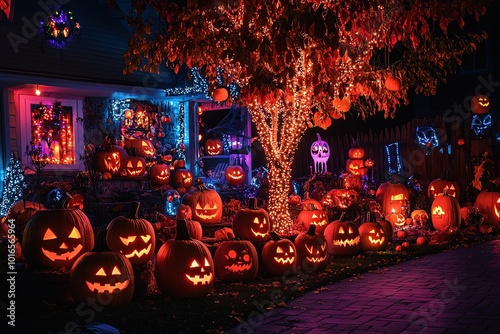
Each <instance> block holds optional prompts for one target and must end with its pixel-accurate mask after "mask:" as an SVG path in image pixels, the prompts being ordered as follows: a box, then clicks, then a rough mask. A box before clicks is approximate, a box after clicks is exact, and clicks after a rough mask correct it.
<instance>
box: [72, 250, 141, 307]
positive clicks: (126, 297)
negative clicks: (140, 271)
mask: <svg viewBox="0 0 500 334" xmlns="http://www.w3.org/2000/svg"><path fill="white" fill-rule="evenodd" d="M69 288H70V292H71V296H72V297H73V299H74V300H75V301H76V302H77V303H84V302H85V303H86V302H88V300H94V301H97V302H98V303H99V304H100V305H102V306H107V307H117V306H124V305H127V304H129V303H130V301H131V300H132V297H133V295H134V288H135V278H134V271H133V270H132V265H131V264H130V261H129V260H128V259H127V258H126V257H125V256H124V255H123V254H120V253H116V252H87V253H85V254H83V255H82V256H80V257H79V258H78V260H77V261H76V262H75V263H74V264H73V266H72V268H71V272H70V275H69Z"/></svg>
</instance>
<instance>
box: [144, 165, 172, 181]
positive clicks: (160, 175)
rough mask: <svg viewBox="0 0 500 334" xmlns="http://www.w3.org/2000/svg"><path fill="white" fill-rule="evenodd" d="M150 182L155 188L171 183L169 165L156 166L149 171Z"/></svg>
mask: <svg viewBox="0 0 500 334" xmlns="http://www.w3.org/2000/svg"><path fill="white" fill-rule="evenodd" d="M149 180H150V182H151V185H152V186H154V187H161V186H163V185H165V184H168V182H169V181H170V168H169V166H168V165H167V164H158V163H157V164H154V165H153V166H152V167H151V170H150V171H149Z"/></svg>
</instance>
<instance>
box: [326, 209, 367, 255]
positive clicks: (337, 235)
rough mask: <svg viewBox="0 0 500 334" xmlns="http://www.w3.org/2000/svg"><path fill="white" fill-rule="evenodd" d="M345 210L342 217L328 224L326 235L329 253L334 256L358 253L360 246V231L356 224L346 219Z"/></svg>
mask: <svg viewBox="0 0 500 334" xmlns="http://www.w3.org/2000/svg"><path fill="white" fill-rule="evenodd" d="M344 216H345V212H342V214H341V216H340V219H339V220H335V221H333V222H331V223H330V224H328V226H327V227H326V229H325V232H324V235H325V239H326V244H327V247H328V253H329V254H332V255H333V256H353V255H356V254H357V253H358V251H359V247H360V237H359V231H358V228H357V227H356V225H354V224H353V223H351V222H347V221H344Z"/></svg>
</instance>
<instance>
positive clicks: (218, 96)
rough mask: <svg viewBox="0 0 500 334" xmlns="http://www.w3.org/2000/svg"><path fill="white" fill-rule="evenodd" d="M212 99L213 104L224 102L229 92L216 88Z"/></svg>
mask: <svg viewBox="0 0 500 334" xmlns="http://www.w3.org/2000/svg"><path fill="white" fill-rule="evenodd" d="M212 98H213V99H214V101H215V102H224V101H226V100H227V99H228V98H229V92H228V90H227V88H225V87H219V88H216V89H215V90H214V94H213V96H212Z"/></svg>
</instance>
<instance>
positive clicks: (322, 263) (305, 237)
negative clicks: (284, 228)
mask: <svg viewBox="0 0 500 334" xmlns="http://www.w3.org/2000/svg"><path fill="white" fill-rule="evenodd" d="M293 243H294V245H295V249H296V250H297V266H298V267H300V268H302V269H305V270H307V271H308V272H311V271H315V270H322V269H324V268H325V267H326V265H327V264H328V263H327V261H326V259H327V257H328V252H327V249H326V247H327V246H326V239H325V237H324V236H323V235H322V234H318V233H316V225H310V226H309V229H308V230H307V232H305V233H299V235H297V237H296V238H295V240H294V242H293Z"/></svg>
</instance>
